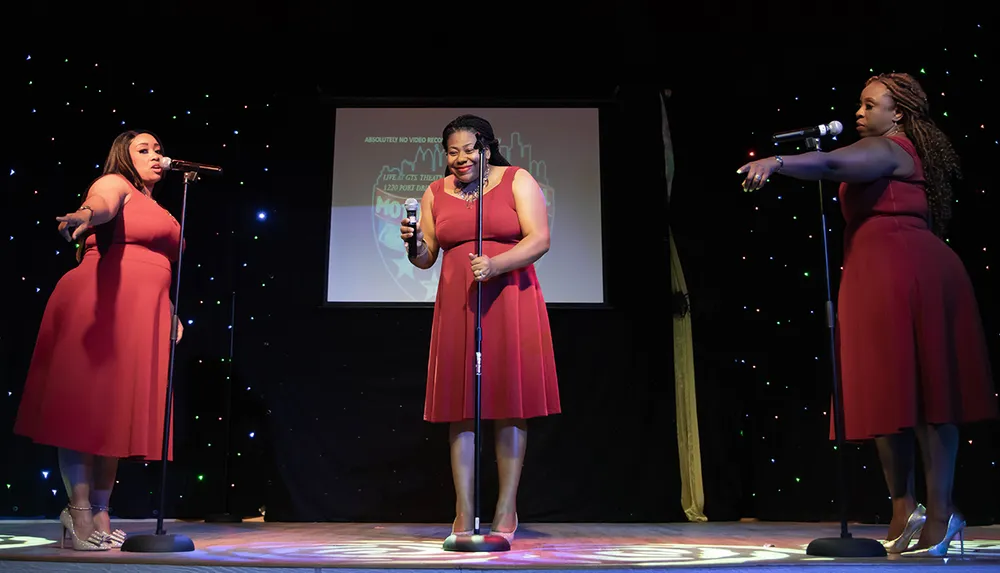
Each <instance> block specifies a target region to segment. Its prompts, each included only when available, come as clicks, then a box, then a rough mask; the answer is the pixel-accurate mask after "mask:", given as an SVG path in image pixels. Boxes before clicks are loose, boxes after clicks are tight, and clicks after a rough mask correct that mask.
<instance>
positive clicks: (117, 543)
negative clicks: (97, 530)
mask: <svg viewBox="0 0 1000 573" xmlns="http://www.w3.org/2000/svg"><path fill="white" fill-rule="evenodd" d="M90 507H91V508H93V510H94V513H101V512H102V511H103V512H105V513H108V506H106V505H94V504H90ZM108 519H109V520H110V519H111V515H110V514H108ZM101 535H104V536H105V537H107V538H108V541H109V542H110V543H111V548H112V549H119V548H121V546H122V544H124V543H125V538H126V537H128V535H127V534H126V533H125V532H124V531H122V530H121V529H115V530H114V531H112V532H110V533H108V532H107V531H102V532H101Z"/></svg>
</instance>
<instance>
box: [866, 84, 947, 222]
mask: <svg viewBox="0 0 1000 573" xmlns="http://www.w3.org/2000/svg"><path fill="white" fill-rule="evenodd" d="M875 81H878V82H882V85H884V86H885V87H886V89H887V90H888V91H889V95H890V96H892V99H893V100H894V101H895V103H896V105H897V106H899V107H900V108H902V111H903V122H902V124H903V131H904V132H905V133H906V136H907V137H909V138H910V140H911V141H913V144H914V146H916V148H917V155H919V156H920V161H921V163H923V167H924V179H925V180H926V185H927V205H928V207H929V208H930V212H931V225H932V229H933V231H934V234H936V235H938V236H939V237H943V236H944V234H945V231H946V230H947V229H948V222H949V221H950V220H951V197H952V192H951V179H952V177H954V178H956V179H961V178H962V170H961V167H960V165H959V159H958V154H957V153H955V149H954V148H953V147H952V146H951V142H950V141H948V136H946V135H945V134H944V132H943V131H941V129H939V128H938V126H937V125H936V124H935V123H934V120H933V119H931V112H930V104H929V103H928V101H927V94H926V93H924V90H923V88H922V87H920V83H918V82H917V80H916V79H915V78H914V77H913V76H911V75H910V74H902V73H892V74H880V75H878V76H873V77H871V78H870V79H869V80H868V81H867V82H866V83H865V85H866V86H867V85H869V84H871V83H872V82H875Z"/></svg>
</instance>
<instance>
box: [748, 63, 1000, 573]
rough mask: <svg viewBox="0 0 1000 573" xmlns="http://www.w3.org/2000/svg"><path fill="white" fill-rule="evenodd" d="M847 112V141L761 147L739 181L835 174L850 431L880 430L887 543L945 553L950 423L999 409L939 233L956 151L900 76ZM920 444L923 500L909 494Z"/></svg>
mask: <svg viewBox="0 0 1000 573" xmlns="http://www.w3.org/2000/svg"><path fill="white" fill-rule="evenodd" d="M856 116H857V130H858V132H859V133H860V135H861V139H860V141H858V142H856V143H854V144H851V145H849V146H847V147H844V148H841V149H837V150H835V151H832V152H828V153H823V152H809V153H803V154H799V155H788V156H784V157H780V156H776V157H769V158H766V159H761V160H758V161H754V162H751V163H748V164H746V165H744V166H743V167H741V168H740V169H739V171H738V172H737V173H740V174H746V178H745V180H744V181H743V188H744V190H746V191H754V190H757V189H760V187H761V186H762V185H763V184H764V183H765V182H766V181H767V180H768V178H769V177H770V176H771V175H773V174H775V173H780V174H782V175H787V176H789V177H793V178H796V179H804V180H812V181H815V180H820V179H828V180H832V181H838V182H840V183H841V185H840V189H839V198H840V204H841V210H842V213H843V215H844V219H845V221H846V229H845V231H844V264H843V272H842V274H841V281H840V292H839V296H838V307H839V308H838V315H837V360H838V363H839V365H840V376H841V387H842V391H843V397H844V422H845V427H844V430H845V435H846V439H847V440H849V441H860V440H866V439H874V441H875V444H876V448H877V450H878V453H879V458H880V460H881V463H882V467H883V473H884V474H885V479H886V484H887V485H888V488H889V494H890V496H891V497H892V508H893V515H892V521H891V522H890V524H889V532H888V535H887V539H886V541H885V542H884V544H885V546H886V549H887V551H888V552H889V553H903V554H904V555H906V556H944V555H946V554H947V552H948V547H949V543H950V542H951V540H952V539H953V538H954V537H955V536H956V535H959V536H960V535H961V532H962V530H963V529H964V527H965V520H964V519H963V518H962V515H961V513H959V512H958V511H957V510H956V508H955V506H954V504H953V503H952V484H953V481H954V473H955V458H956V455H957V451H958V429H957V424H965V423H971V422H976V421H982V420H988V419H992V418H995V417H996V416H997V400H996V397H995V390H994V388H993V379H992V374H991V370H990V363H989V356H988V351H987V347H986V341H985V336H984V333H983V327H982V322H981V318H980V315H979V308H978V303H977V302H976V298H975V293H974V291H973V288H972V283H971V281H970V279H969V275H968V273H967V272H966V270H965V267H964V266H963V265H962V262H961V260H960V259H959V258H958V256H957V255H956V254H955V253H954V252H953V251H952V250H951V248H950V247H949V246H948V245H947V244H946V243H945V242H944V241H943V240H942V237H943V235H944V233H945V231H946V229H947V226H948V220H949V218H950V217H951V208H950V205H951V200H952V199H951V180H952V178H957V177H960V171H959V163H958V156H957V155H956V153H955V151H954V150H953V149H952V146H951V144H950V143H949V141H948V138H947V137H946V136H945V135H944V133H943V132H942V131H941V130H940V129H939V128H938V127H937V126H936V125H935V124H934V121H933V120H932V119H931V116H930V108H929V104H928V102H927V96H926V95H925V93H924V91H923V89H922V88H921V87H920V84H919V83H917V81H916V80H915V79H914V78H913V77H912V76H910V75H909V74H899V73H893V74H883V75H879V76H876V77H873V78H871V79H869V80H868V82H867V84H866V85H865V88H864V91H862V92H861V102H860V105H859V107H858V110H857V113H856ZM915 441H916V442H919V444H920V449H921V453H922V455H923V465H924V471H925V477H926V484H927V506H926V509H925V508H924V506H923V505H920V504H917V503H916V501H915V499H914V491H913V490H914V445H915ZM918 534H919V538H918V540H917V543H916V545H915V546H914V547H913V548H912V549H911V548H910V543H911V541H912V540H913V538H914V537H915V536H917V535H918ZM959 539H961V537H959Z"/></svg>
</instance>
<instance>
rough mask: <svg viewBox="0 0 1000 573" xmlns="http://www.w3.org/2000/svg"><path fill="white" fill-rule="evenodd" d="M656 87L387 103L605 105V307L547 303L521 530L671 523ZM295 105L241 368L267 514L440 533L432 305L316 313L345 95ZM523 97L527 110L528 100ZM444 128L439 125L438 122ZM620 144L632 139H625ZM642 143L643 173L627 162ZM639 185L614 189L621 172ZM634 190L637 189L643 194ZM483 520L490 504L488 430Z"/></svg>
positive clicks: (446, 488)
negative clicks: (556, 401) (546, 358)
mask: <svg viewBox="0 0 1000 573" xmlns="http://www.w3.org/2000/svg"><path fill="white" fill-rule="evenodd" d="M657 93H658V91H657V89H656V88H655V87H654V86H649V87H645V88H643V87H622V88H620V89H616V88H615V87H614V86H609V87H605V88H600V87H599V88H590V89H589V90H587V91H586V92H584V91H583V90H576V91H575V92H574V91H573V90H565V91H560V92H559V93H553V94H552V95H541V96H540V95H539V93H538V92H537V91H535V92H534V93H533V94H524V93H520V94H519V93H509V94H499V95H498V94H497V93H496V92H495V91H494V93H493V94H492V95H491V96H490V97H489V98H488V99H484V98H475V99H465V100H461V101H458V102H456V101H454V100H452V101H450V102H449V101H442V100H440V99H438V100H428V99H426V98H427V96H435V95H442V96H443V95H444V94H434V93H428V92H424V93H421V94H419V95H418V94H415V95H413V96H412V97H407V96H405V95H403V96H400V95H399V94H398V93H397V94H395V95H394V97H393V100H392V102H391V103H392V104H402V105H417V106H426V105H448V104H455V103H460V104H462V105H466V106H478V105H483V106H489V105H496V106H511V105H519V104H525V103H527V104H528V105H543V106H544V105H560V102H565V101H566V100H567V99H570V98H572V99H574V100H577V101H579V100H580V98H586V99H591V100H593V99H601V100H603V101H604V103H603V104H602V110H601V132H602V133H601V139H602V141H601V153H602V159H601V172H602V177H603V181H602V185H603V201H602V208H603V219H604V223H603V224H604V231H603V233H604V236H605V237H606V240H605V247H604V248H605V253H606V255H605V260H606V271H605V272H606V286H607V300H608V302H609V305H608V307H607V308H599V309H580V308H567V309H550V310H549V315H550V318H551V323H552V329H553V338H554V344H555V352H556V360H557V368H558V375H559V385H560V391H561V395H562V401H563V402H562V403H563V413H562V414H561V415H557V416H552V417H549V418H545V419H536V420H532V421H531V422H530V424H529V433H528V451H527V457H526V460H525V467H524V474H523V478H522V482H521V489H520V496H519V502H518V505H519V511H520V512H521V517H522V519H523V520H525V521H529V520H553V521H587V520H593V521H670V520H675V519H678V518H683V512H682V511H681V510H680V505H679V490H680V484H679V475H678V469H677V468H678V462H677V441H676V431H675V423H674V402H673V366H672V362H671V359H670V355H671V343H670V332H671V331H670V328H669V327H665V325H668V324H669V299H668V292H669V291H668V282H667V281H668V280H669V275H668V273H667V268H666V265H665V264H664V262H665V261H666V260H667V251H666V227H665V226H664V225H662V224H660V223H658V221H657V220H658V219H659V220H665V218H666V212H665V208H666V195H665V179H664V165H663V144H662V138H661V137H660V132H659V108H658V99H657ZM384 95H385V94H384V93H368V94H358V93H351V94H336V93H326V94H324V95H323V96H322V97H318V98H317V97H313V96H309V97H295V98H293V99H292V100H291V101H290V102H289V106H288V108H287V113H288V116H287V120H286V122H285V128H286V129H285V130H284V135H283V136H282V137H280V138H278V139H279V140H281V141H285V142H290V141H291V142H295V144H294V146H292V147H293V150H294V154H293V156H292V157H289V158H288V161H289V163H288V164H286V165H284V166H283V167H284V168H281V169H276V173H277V174H276V175H275V178H274V184H273V189H274V191H275V193H274V196H273V197H272V201H273V202H272V204H273V211H272V212H271V213H270V215H269V217H270V221H271V223H270V224H271V229H270V231H269V233H271V234H272V235H271V236H270V237H269V239H268V240H269V242H271V244H273V245H274V248H273V249H271V250H270V252H269V256H270V257H272V259H271V260H269V261H266V262H263V261H261V262H259V263H258V264H264V265H265V267H266V268H268V269H273V273H272V275H273V276H272V277H270V279H269V284H268V288H267V289H266V291H265V290H260V289H258V290H257V291H251V292H252V294H251V295H250V296H251V297H254V298H253V299H251V300H249V301H244V302H245V303H246V304H249V305H251V307H252V308H253V309H254V310H253V311H252V312H253V313H254V315H255V320H254V322H253V326H252V328H251V329H249V330H247V332H246V333H245V334H244V335H243V338H242V343H241V345H240V347H239V352H238V355H237V363H239V364H241V365H242V366H243V368H245V369H246V372H247V374H248V375H249V373H252V376H253V377H254V378H256V379H257V380H258V384H263V388H262V391H263V397H264V401H265V402H266V404H267V408H268V416H267V420H268V424H267V426H268V428H269V432H270V436H269V442H270V444H271V445H272V447H273V448H274V455H275V464H276V473H275V475H274V476H273V477H272V482H271V484H270V486H271V487H270V492H269V494H268V504H267V510H266V519H268V520H282V521H298V520H301V521H314V520H346V521H438V522H450V521H451V519H452V518H453V517H454V493H453V486H452V479H451V473H450V469H449V458H448V445H447V427H446V425H432V424H429V423H426V422H424V421H423V420H422V413H423V398H424V385H425V376H426V364H427V353H428V343H429V337H430V325H431V314H432V311H431V310H430V309H414V308H395V309H390V308H386V309H361V308H357V309H351V308H347V309H344V308H321V307H320V305H321V303H322V300H323V299H322V297H323V288H324V285H325V270H326V269H325V259H326V250H327V246H326V239H327V235H326V232H327V228H328V225H329V207H330V193H329V190H330V186H331V177H332V167H331V166H332V163H331V158H332V152H333V149H332V137H333V132H332V130H331V129H330V128H329V126H332V125H333V114H334V110H335V106H336V105H337V104H338V102H341V101H344V100H341V99H339V98H340V96H350V99H352V100H353V101H355V102H356V101H357V98H358V97H362V98H363V97H365V96H384ZM528 95H531V97H532V101H527V100H525V99H524V98H525V97H527V96H528ZM442 127H443V126H442ZM626 142H627V143H626ZM637 149H641V150H642V152H641V157H642V168H641V171H639V172H636V169H635V168H634V167H633V168H628V167H627V164H629V163H632V164H633V165H635V158H636V155H635V154H636V150H637ZM626 172H629V173H633V174H634V175H633V176H629V177H619V176H615V174H622V173H626ZM637 185H639V186H641V189H643V191H642V192H641V193H637ZM483 428H484V452H483V453H484V455H483V466H482V468H483V474H482V475H483V478H482V479H483V481H482V484H483V516H484V518H485V519H490V516H491V515H492V512H493V504H494V502H495V499H496V488H497V483H496V465H495V458H494V457H493V446H492V438H493V432H492V426H491V425H490V424H489V423H484V425H483Z"/></svg>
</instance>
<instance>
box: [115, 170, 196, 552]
mask: <svg viewBox="0 0 1000 573" xmlns="http://www.w3.org/2000/svg"><path fill="white" fill-rule="evenodd" d="M197 180H198V172H197V170H194V171H185V172H184V194H183V196H182V199H181V240H180V245H179V246H178V247H177V276H176V282H175V283H174V312H173V315H172V316H171V317H170V362H169V367H168V372H167V403H166V408H165V411H164V415H163V450H162V457H161V458H160V460H161V462H162V464H163V469H162V472H161V473H160V508H159V509H160V511H159V513H158V514H157V516H156V533H153V534H148V533H147V534H144V535H130V536H128V537H127V538H126V539H125V543H123V544H122V548H121V550H122V551H131V552H134V553H178V552H182V551H194V542H193V541H191V538H190V537H186V536H184V535H177V534H176V533H171V534H169V535H168V534H167V532H166V530H165V529H163V512H164V511H165V509H166V507H165V506H166V503H167V456H168V454H169V453H170V419H171V410H172V409H173V403H174V402H173V397H174V359H175V357H176V353H177V321H178V320H179V319H178V318H177V317H178V316H179V315H178V314H177V313H178V309H179V308H180V302H181V262H182V260H183V257H184V223H185V220H186V218H187V196H188V185H189V184H191V183H193V182H195V181H197Z"/></svg>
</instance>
